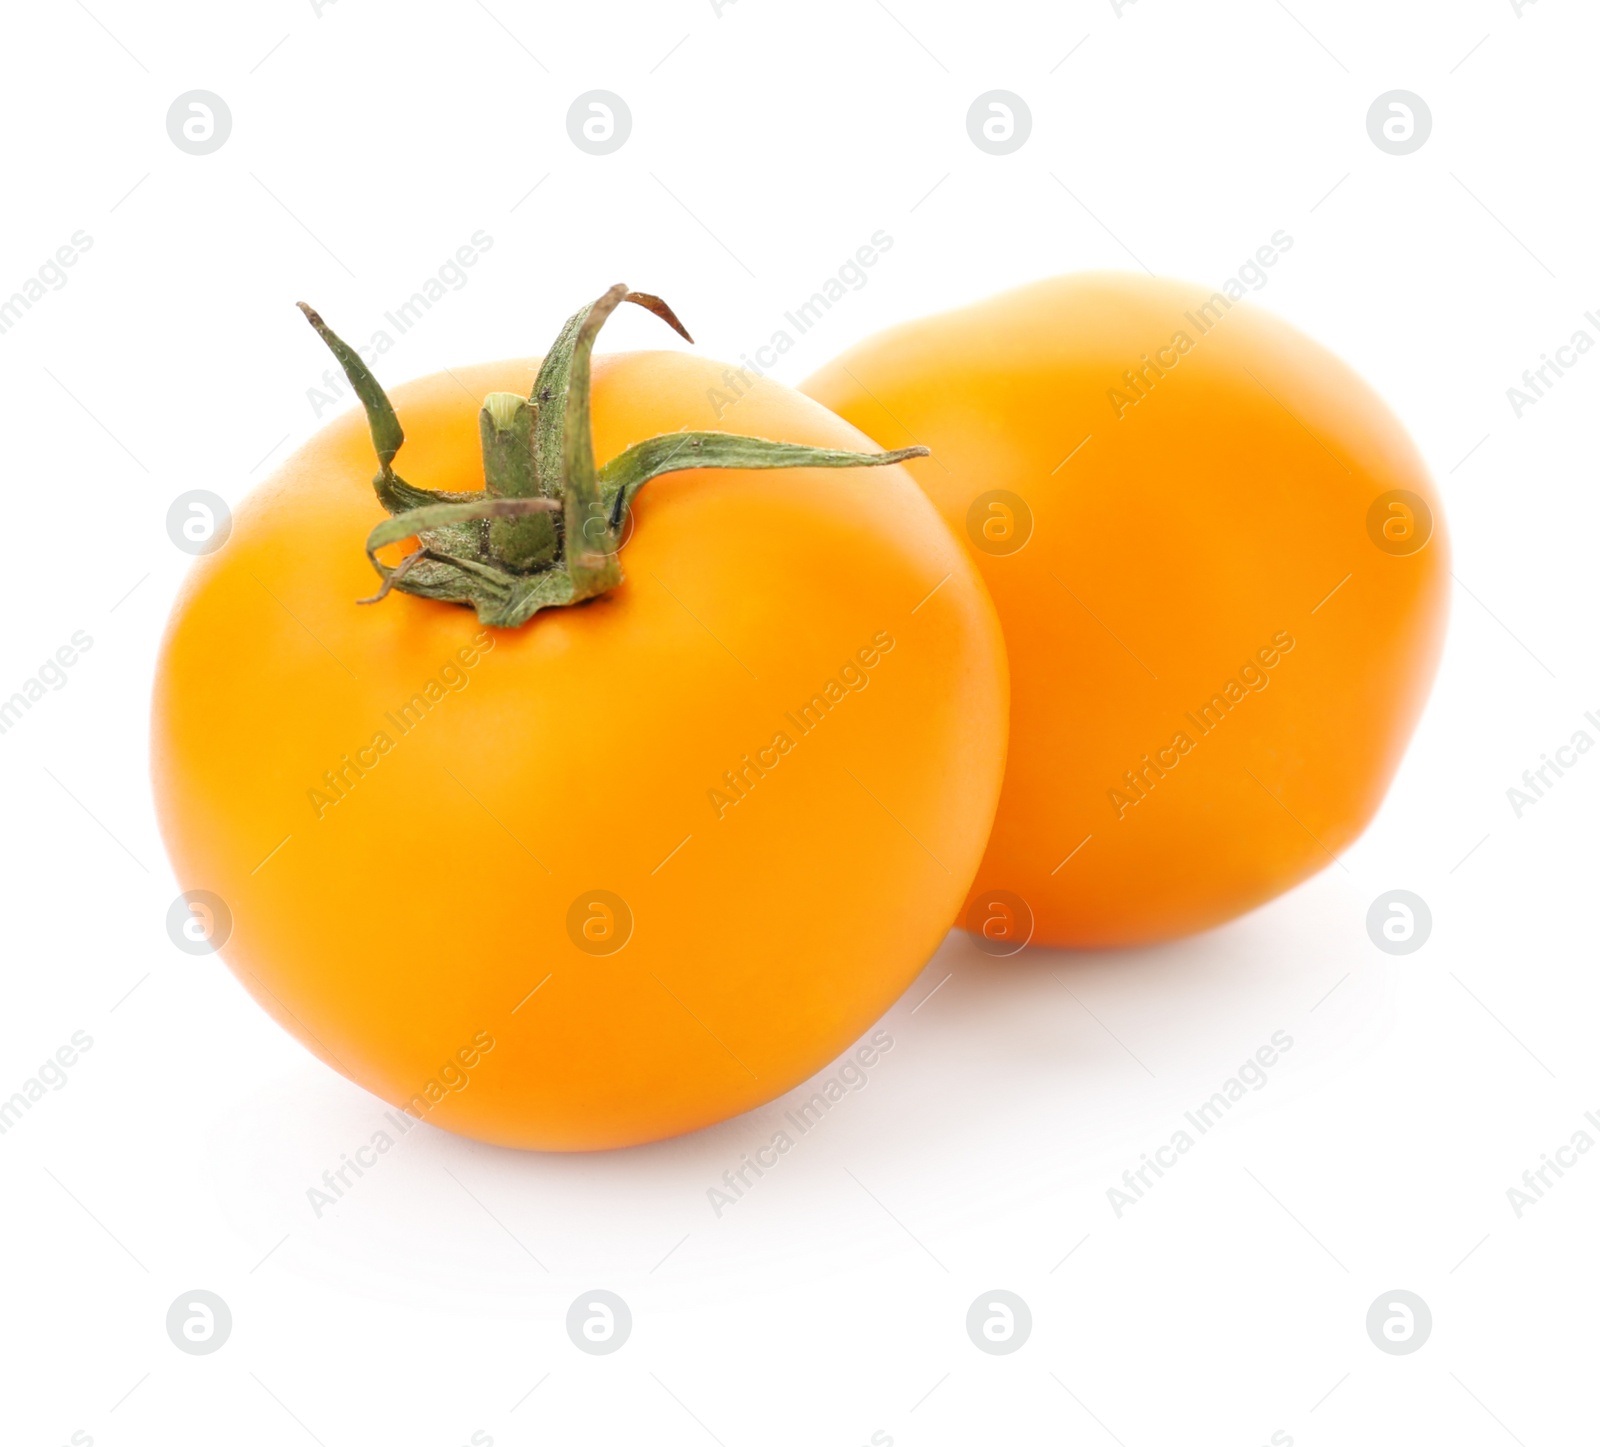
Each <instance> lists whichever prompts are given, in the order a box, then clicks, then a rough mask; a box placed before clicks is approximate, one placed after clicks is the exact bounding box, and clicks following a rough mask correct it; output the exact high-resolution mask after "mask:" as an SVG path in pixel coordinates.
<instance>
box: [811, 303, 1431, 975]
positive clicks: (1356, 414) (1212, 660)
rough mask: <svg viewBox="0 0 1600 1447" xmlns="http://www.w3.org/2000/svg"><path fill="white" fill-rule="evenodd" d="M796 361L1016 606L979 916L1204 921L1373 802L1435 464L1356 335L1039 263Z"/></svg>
mask: <svg viewBox="0 0 1600 1447" xmlns="http://www.w3.org/2000/svg"><path fill="white" fill-rule="evenodd" d="M802 390H804V391H806V392H807V393H809V394H810V395H811V396H813V397H815V398H817V400H819V401H820V402H822V403H824V404H825V405H826V406H828V407H830V408H832V409H833V410H834V411H836V412H838V413H839V414H840V415H841V416H843V417H845V418H847V419H849V420H850V421H851V422H853V423H855V425H856V426H857V427H859V428H860V429H861V430H862V431H863V432H865V433H867V434H868V435H869V436H871V437H873V438H876V439H877V440H878V442H879V443H880V444H883V445H886V446H887V445H895V444H897V443H899V442H909V441H912V440H915V441H917V442H920V443H924V444H926V445H928V446H929V447H930V448H931V449H932V456H931V457H928V458H923V459H921V460H919V461H916V462H914V463H911V464H909V466H910V468H911V471H912V473H913V475H914V476H915V477H916V479H917V481H918V482H920V483H921V484H922V486H923V488H924V489H925V490H926V491H927V493H928V495H929V496H930V497H931V498H932V499H933V500H934V502H935V503H936V504H937V505H938V507H939V510H940V511H941V512H942V513H943V514H944V517H945V520H946V521H947V522H948V523H949V524H950V526H951V528H952V529H953V530H954V531H955V532H956V533H957V535H958V536H959V537H961V538H962V539H963V541H964V542H965V543H966V544H967V548H968V551H969V553H970V555H971V556H972V558H973V560H974V562H976V563H977V565H978V568H979V570H980V571H981V572H982V574H983V577H984V580H985V582H986V583H987V584H988V586H989V590H990V593H991V595H992V596H993V598H994V602H995V606H996V608H997V609H998V611H999V613H1000V619H1001V624H1002V627H1003V628H1004V630H1005V635H1006V646H1007V649H1008V651H1009V654H1010V661H1011V677H1012V708H1011V745H1010V759H1009V763H1008V766H1007V774H1006V780H1005V786H1004V790H1003V792H1002V796H1001V802H1000V809H999V812H998V815H997V817H996V821H995V827H994V833H993V835H992V837H991V840H990V844H989V849H988V852H987V854H986V855H985V857H984V861H983V864H982V866H981V867H980V869H979V871H978V877H977V879H976V881H975V883H974V885H973V890H972V895H971V897H970V899H969V901H968V904H967V907H966V912H965V914H964V916H963V920H964V922H965V923H966V925H967V927H968V928H970V929H974V930H976V931H977V932H978V933H979V934H980V936H983V935H987V936H988V937H989V938H988V940H987V941H986V945H987V947H989V948H992V949H995V950H997V951H998V950H1005V949H1009V948H1013V947H1020V943H1021V940H1022V939H1023V938H1026V937H1028V936H1029V935H1030V934H1031V937H1032V938H1033V939H1035V940H1036V941H1038V942H1041V943H1047V944H1056V945H1080V946H1096V945H1123V944H1132V943H1136V942H1139V941H1147V940H1159V939H1166V938H1170V937H1172V936H1175V935H1181V934H1185V933H1187V932H1189V931H1192V930H1199V929H1204V928H1206V927H1207V926H1210V925H1214V924H1217V923H1219V922H1221V921H1223V920H1226V919H1229V918H1230V917H1232V916H1234V915H1237V914H1239V913H1241V912H1242V911H1245V910H1248V909H1251V908H1253V907H1254V906H1256V905H1258V904H1261V903H1262V902H1263V901H1265V900H1267V899H1270V898H1272V897H1273V896H1274V895H1276V894H1278V893H1279V892H1280V891H1282V890H1285V889H1288V888H1289V887H1290V886H1291V885H1293V884H1295V883H1296V882H1298V881H1300V880H1303V879H1305V878H1306V877H1307V876H1309V875H1311V874H1313V873H1315V872H1316V871H1317V870H1319V869H1321V868H1323V867H1324V866H1326V865H1327V864H1328V863H1329V862H1330V861H1331V860H1332V859H1333V858H1335V857H1336V856H1337V855H1338V854H1339V853H1340V851H1341V850H1343V849H1345V848H1347V847H1348V846H1349V845H1350V844H1351V842H1352V841H1353V840H1354V839H1355V838H1356V836H1357V835H1359V834H1360V833H1361V831H1362V830H1363V829H1364V828H1365V827H1366V825H1367V823H1368V821H1369V820H1370V819H1371V818H1372V816H1373V813H1374V812H1375V811H1376V809H1377V808H1378V805H1379V803H1380V802H1381V801H1382V799H1383V796H1384V792H1385V790H1386V789H1387V787H1388V785H1389V781H1390V779H1391V778H1392V776H1393V774H1394V772H1395V769H1396V767H1397V766H1398V764H1399V762H1400V758H1401V755H1402V753H1403V752H1404V750H1405V747H1406V742H1407V739H1408V738H1409V736H1410V734H1411V730H1412V727H1413V725H1414V724H1415V722H1416V719H1417V716H1418V714H1419V713H1420V711H1421V709H1422V706H1423V703H1424V701H1425V700H1426V698H1427V695H1428V690H1429V687H1430V685H1431V682H1432V679H1433V674H1434V669H1435V666H1436V663H1437V659H1438V655H1439V651H1440V648H1441V645H1442V641H1443V637H1444V631H1445V620H1446V612H1447V590H1448V585H1449V577H1450V568H1449V550H1448V546H1447V542H1446V538H1445V532H1444V519H1443V515H1442V513H1441V510H1440V506H1439V499H1438V496H1437V494H1436V493H1435V491H1434V489H1433V486H1432V484H1431V483H1430V481H1429V478H1428V473H1427V469H1426V467H1425V466H1424V465H1423V462H1422V459H1421V458H1420V457H1419V456H1418V454H1417V451H1416V448H1415V447H1414V446H1413V445H1412V443H1411V441H1410V440H1409V438H1408V437H1407V436H1406V433H1405V432H1404V430H1403V429H1402V428H1401V426H1400V424H1399V423H1398V422H1397V421H1396V420H1395V418H1394V416H1393V414H1392V413H1391V412H1390V411H1389V410H1388V409H1387V408H1386V407H1385V406H1384V404H1383V403H1382V402H1381V401H1380V400H1379V399H1378V397H1377V396H1376V395H1375V394H1374V393H1373V392H1372V390H1371V389H1370V388H1369V387H1367V386H1366V385H1365V384H1364V383H1363V382H1362V381H1361V379H1360V378H1359V377H1357V376H1356V375H1355V374H1354V373H1353V372H1351V370H1350V369H1349V368H1348V367H1346V366H1345V365H1344V364H1343V363H1341V362H1340V361H1339V360H1338V359H1337V358H1335V357H1334V356H1332V355H1331V354H1330V353H1328V352H1327V351H1325V350H1324V349H1323V348H1321V347H1320V346H1318V345H1316V344H1315V343H1314V342H1312V341H1310V340H1308V339H1307V338H1306V337H1304V336H1302V335H1301V334H1300V333H1299V332H1297V331H1295V330H1294V329H1293V328H1291V327H1289V326H1287V325H1285V324H1284V323H1283V322H1281V321H1279V320H1278V319H1277V318H1275V317H1273V316H1271V315H1270V314H1268V313H1267V312H1264V311H1259V310H1256V309H1255V308H1253V307H1251V306H1249V305H1245V304H1241V303H1238V302H1236V301H1234V300H1233V299H1232V298H1230V297H1228V296H1225V295H1222V294H1212V293H1208V292H1207V291H1206V290H1205V289H1203V288H1197V287H1193V286H1186V285H1180V284H1178V283H1175V282H1169V281H1156V280H1148V279H1146V278H1143V277H1130V276H1123V275H1113V274H1099V275H1080V276H1069V277H1061V278H1058V279H1055V280H1051V281H1044V282H1040V283H1037V284H1035V285H1032V286H1027V287H1023V288H1021V289H1020V290H1017V291H1013V292H1008V293H1006V294H1004V295H1002V296H998V297H995V298H993V299H991V300H989V301H985V302H981V303H979V304H977V305H975V306H971V307H967V308H965V309H964V310H960V311H954V312H950V313H947V314H945V315H942V316H936V317H932V318H929V319H927V320H925V321H918V322H913V323H910V324H908V325H905V326H901V327H897V328H894V329H893V330H890V331H888V332H885V333H883V334H882V335H880V336H878V337H876V338H874V339H872V340H869V341H867V342H864V343H862V344H861V345H860V346H858V347H856V348H854V349H853V350H852V351H850V352H847V353H846V354H845V355H844V356H843V357H841V358H840V359H839V360H837V361H836V362H834V363H832V364H831V365H829V366H827V367H825V368H824V369H823V370H822V371H821V372H819V373H818V374H817V375H816V376H814V377H812V378H811V379H810V380H809V381H808V382H806V383H805V384H804V386H803V388H802Z"/></svg>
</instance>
